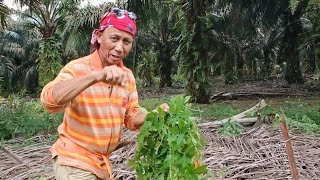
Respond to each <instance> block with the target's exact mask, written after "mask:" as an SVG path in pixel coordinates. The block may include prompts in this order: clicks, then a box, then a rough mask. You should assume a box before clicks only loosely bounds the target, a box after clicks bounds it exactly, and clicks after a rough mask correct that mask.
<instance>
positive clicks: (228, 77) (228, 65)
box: [224, 48, 236, 84]
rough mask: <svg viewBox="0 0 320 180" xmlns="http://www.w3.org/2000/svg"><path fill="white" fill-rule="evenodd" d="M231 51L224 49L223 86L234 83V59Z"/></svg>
mask: <svg viewBox="0 0 320 180" xmlns="http://www.w3.org/2000/svg"><path fill="white" fill-rule="evenodd" d="M230 51H231V50H230V49H228V48H226V51H225V54H224V59H225V67H224V77H225V84H234V83H236V76H235V67H234V65H235V57H234V55H233V53H232V52H230Z"/></svg>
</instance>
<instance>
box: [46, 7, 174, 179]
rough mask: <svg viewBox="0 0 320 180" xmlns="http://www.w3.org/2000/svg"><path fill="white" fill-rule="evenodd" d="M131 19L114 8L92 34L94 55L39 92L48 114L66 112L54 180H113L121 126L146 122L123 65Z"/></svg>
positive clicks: (129, 42) (130, 40)
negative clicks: (114, 153) (113, 157)
mask: <svg viewBox="0 0 320 180" xmlns="http://www.w3.org/2000/svg"><path fill="white" fill-rule="evenodd" d="M135 19H136V16H135V15H134V14H133V13H132V12H127V11H125V10H121V9H118V8H113V9H112V10H111V11H110V12H108V13H106V14H105V15H104V17H103V18H102V20H101V23H100V27H99V28H98V29H95V30H94V31H93V33H92V39H91V44H92V45H93V46H94V47H95V48H96V50H95V51H94V52H93V53H92V54H90V55H88V56H86V57H82V58H80V59H77V60H74V61H71V62H70V63H68V64H67V65H66V66H65V67H63V68H62V70H61V71H60V73H59V74H58V76H57V77H56V78H55V79H54V80H53V81H52V82H50V83H48V84H47V85H46V86H45V87H44V88H43V90H42V93H41V102H42V104H43V106H44V107H45V108H46V109H47V110H48V111H50V112H56V111H60V110H64V111H65V115H64V118H63V122H62V124H61V125H60V126H59V128H58V132H59V139H58V140H57V142H56V143H55V144H54V145H53V146H52V147H51V149H50V151H51V154H52V158H53V160H54V173H55V176H56V179H58V180H59V179H74V180H81V179H90V180H91V179H108V178H110V179H113V177H112V174H111V172H112V171H111V163H110V161H109V155H110V153H111V152H112V151H113V150H115V149H116V147H117V145H118V143H119V141H120V139H121V130H122V125H123V124H124V125H125V126H126V127H127V128H129V129H132V130H137V129H139V128H140V127H141V126H142V124H143V122H144V118H145V116H146V114H145V113H144V112H142V111H141V110H140V107H139V105H138V94H137V90H136V83H135V79H134V76H133V74H132V72H131V71H130V70H129V69H128V68H126V67H125V66H124V65H123V62H122V60H123V58H124V57H125V56H127V55H128V53H129V52H130V51H131V49H132V44H133V41H134V37H135V34H136V23H135ZM160 107H161V108H163V109H164V110H168V108H169V107H168V105H167V104H162V105H161V106H160Z"/></svg>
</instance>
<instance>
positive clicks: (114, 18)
mask: <svg viewBox="0 0 320 180" xmlns="http://www.w3.org/2000/svg"><path fill="white" fill-rule="evenodd" d="M136 19H137V16H136V15H135V14H134V13H133V12H128V11H126V10H123V9H119V8H112V9H111V11H110V12H107V13H106V14H105V15H104V16H103V18H102V20H101V22H100V26H99V28H98V29H95V30H94V31H93V32H92V37H91V44H92V45H93V46H94V47H96V48H97V47H98V46H99V44H98V42H97V37H96V33H97V32H98V31H103V30H105V29H106V28H107V27H114V28H116V29H119V30H121V31H125V32H128V33H130V34H132V35H133V36H135V35H136V32H137V27H136V22H135V20H136Z"/></svg>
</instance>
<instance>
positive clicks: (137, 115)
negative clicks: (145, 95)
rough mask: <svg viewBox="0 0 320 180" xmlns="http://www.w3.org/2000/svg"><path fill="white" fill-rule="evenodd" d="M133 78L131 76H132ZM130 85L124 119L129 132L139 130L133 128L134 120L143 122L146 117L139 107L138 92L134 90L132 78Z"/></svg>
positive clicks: (134, 84)
mask: <svg viewBox="0 0 320 180" xmlns="http://www.w3.org/2000/svg"><path fill="white" fill-rule="evenodd" d="M132 78H133V75H132ZM130 84H131V88H130V89H131V90H130V94H129V98H128V106H127V110H126V116H125V119H124V124H125V126H126V127H127V128H128V129H131V130H139V128H137V127H135V125H134V121H135V120H143V119H144V118H145V116H146V113H145V112H144V111H143V110H142V109H141V108H140V106H139V100H138V99H139V98H138V92H137V88H136V83H135V80H134V78H133V82H131V83H130Z"/></svg>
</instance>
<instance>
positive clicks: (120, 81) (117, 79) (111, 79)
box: [96, 65, 127, 86]
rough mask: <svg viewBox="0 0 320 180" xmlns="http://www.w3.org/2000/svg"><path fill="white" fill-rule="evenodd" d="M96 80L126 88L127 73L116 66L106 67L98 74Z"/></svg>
mask: <svg viewBox="0 0 320 180" xmlns="http://www.w3.org/2000/svg"><path fill="white" fill-rule="evenodd" d="M96 80H97V81H98V82H105V83H107V84H112V85H120V86H125V84H126V82H127V73H126V72H125V71H124V70H123V69H121V68H120V67H118V66H116V65H111V66H106V67H104V68H103V69H102V70H101V71H98V72H96Z"/></svg>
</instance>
